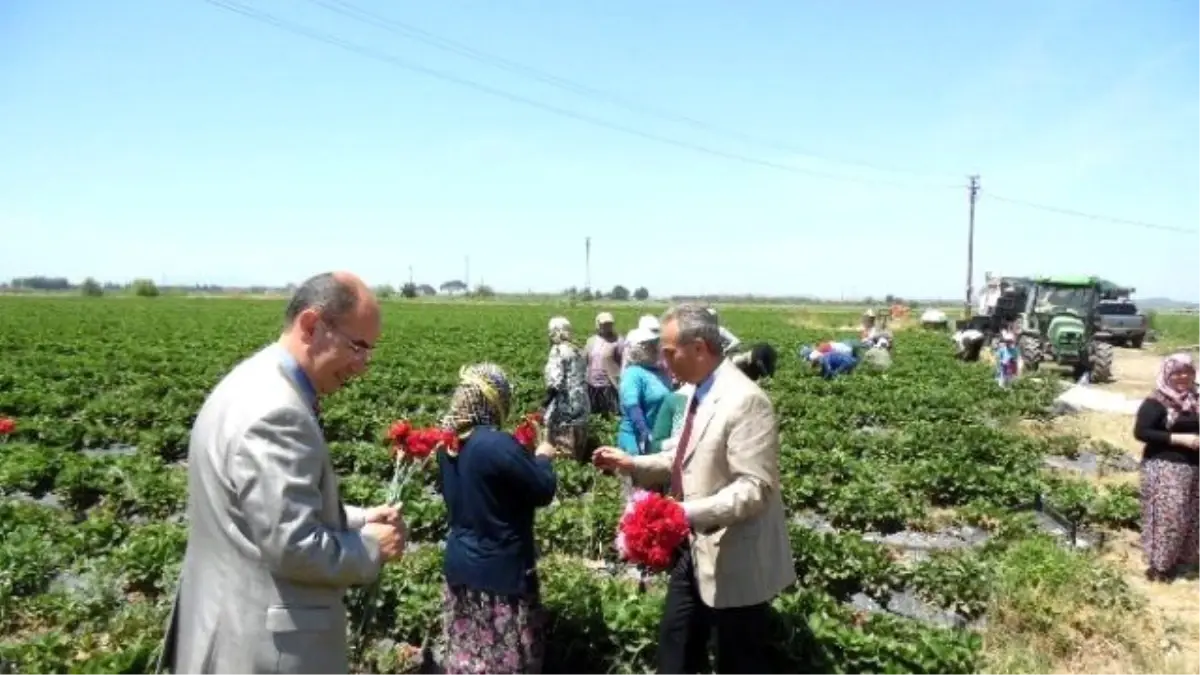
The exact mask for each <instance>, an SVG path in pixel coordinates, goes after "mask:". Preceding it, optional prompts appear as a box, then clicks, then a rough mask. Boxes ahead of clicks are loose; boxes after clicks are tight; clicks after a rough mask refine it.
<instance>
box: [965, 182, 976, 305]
mask: <svg viewBox="0 0 1200 675" xmlns="http://www.w3.org/2000/svg"><path fill="white" fill-rule="evenodd" d="M968 178H969V180H970V181H971V182H970V184H969V185H968V186H967V203H968V207H967V208H968V212H967V295H966V303H965V305H964V306H963V318H964V319H969V318H970V317H971V280H972V279H973V278H974V277H975V202H976V201H977V200H978V199H979V176H977V175H976V176H969V177H968Z"/></svg>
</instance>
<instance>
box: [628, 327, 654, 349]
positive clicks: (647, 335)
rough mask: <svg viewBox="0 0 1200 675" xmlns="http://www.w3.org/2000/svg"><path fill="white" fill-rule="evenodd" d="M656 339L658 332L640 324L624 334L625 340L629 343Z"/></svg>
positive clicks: (638, 343)
mask: <svg viewBox="0 0 1200 675" xmlns="http://www.w3.org/2000/svg"><path fill="white" fill-rule="evenodd" d="M657 339H658V333H655V332H654V331H652V330H650V329H648V328H642V327H641V326H639V327H637V328H634V329H633V330H631V331H629V332H628V333H626V334H625V341H626V342H629V343H630V344H635V345H641V344H645V343H647V342H654V341H655V340H657Z"/></svg>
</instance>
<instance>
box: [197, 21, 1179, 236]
mask: <svg viewBox="0 0 1200 675" xmlns="http://www.w3.org/2000/svg"><path fill="white" fill-rule="evenodd" d="M203 1H204V2H206V3H208V4H210V5H212V6H214V7H217V8H219V9H224V10H226V11H229V12H233V13H235V14H240V15H242V16H244V17H246V18H249V19H252V20H255V21H258V22H260V23H264V24H267V25H270V26H273V27H275V28H278V29H280V30H282V31H285V32H289V33H292V34H294V35H298V36H300V37H306V38H309V39H312V40H316V41H318V42H323V43H325V44H328V45H331V46H334V47H338V48H340V49H343V50H346V51H349V52H352V53H355V54H358V55H360V56H365V57H367V58H370V59H374V60H376V61H381V62H383V63H387V64H389V65H392V66H395V67H397V68H401V69H404V70H408V71H411V72H415V73H419V74H422V75H426V76H429V77H433V78H435V79H439V80H443V81H446V82H450V83H452V84H457V85H459V86H462V87H466V88H469V89H474V90H476V91H480V92H483V93H485V94H489V95H491V96H495V97H497V98H503V99H505V100H508V101H512V102H515V103H521V104H523V105H527V106H530V107H533V108H537V109H540V110H543V111H545V112H548V113H551V114H554V115H558V116H561V117H565V118H568V119H573V120H576V121H579V122H583V123H585V124H591V125H593V126H596V127H600V128H604V129H608V130H610V131H616V132H618V133H623V134H626V135H629V136H634V137H637V138H641V139H643V140H647V141H651V142H654V143H659V144H662V145H667V146H671V147H675V148H680V149H684V150H691V151H692V152H696V153H700V154H704V155H708V156H710V157H716V158H719V159H725V160H729V161H734V162H740V163H743V164H749V165H753V166H758V167H762V168H768V169H775V170H778V171H786V172H789V173H794V174H801V175H807V176H815V177H818V178H825V179H828V180H840V181H846V182H852V183H862V184H868V185H890V186H893V187H900V188H903V189H915V188H924V189H950V190H959V189H961V188H962V186H961V185H944V184H943V185H931V184H924V185H916V184H912V183H907V184H906V183H900V182H896V181H891V180H886V179H877V178H864V177H861V176H848V175H844V174H835V173H830V172H827V171H818V170H815V169H806V168H802V167H797V166H792V165H788V164H782V163H780V162H775V161H771V160H766V159H761V158H757V157H752V156H749V155H744V154H741V153H737V152H731V151H727V150H721V149H719V148H713V147H710V146H707V145H701V144H699V143H692V142H689V141H683V140H679V139H675V138H671V137H668V136H662V135H659V134H655V133H651V132H647V131H643V130H641V129H637V128H635V127H631V126H627V125H623V124H619V123H615V122H609V121H607V120H604V119H601V118H598V117H594V116H591V115H587V114H584V113H580V112H576V111H574V110H570V109H568V108H563V107H560V106H556V105H553V104H549V103H544V102H542V101H538V100H536V99H533V98H529V97H527V96H522V95H520V94H514V93H512V92H508V91H505V90H503V89H499V88H496V87H492V86H490V85H487V84H483V83H481V82H477V81H475V80H472V79H469V78H465V77H461V76H458V75H455V74H453V73H449V72H446V71H442V70H437V69H434V68H429V67H427V66H423V65H420V64H416V63H410V62H408V61H404V60H402V59H400V58H397V57H395V56H392V55H391V54H387V53H385V52H381V51H379V50H375V49H371V48H369V47H364V46H362V45H358V44H355V43H353V42H350V41H348V40H345V39H342V38H340V37H337V36H336V35H332V34H329V33H321V32H318V31H314V30H312V29H309V28H306V27H305V26H302V25H300V24H297V23H295V22H291V21H288V20H286V19H281V18H279V17H277V16H274V15H272V14H269V13H267V12H263V11H259V10H256V9H251V8H249V7H246V6H245V5H241V4H238V3H237V2H235V1H234V0H203ZM309 1H310V2H314V3H316V4H318V5H321V6H323V7H325V8H326V9H330V10H331V11H335V12H338V13H341V14H344V15H347V16H349V14H347V12H357V13H358V14H361V15H364V16H367V17H369V18H368V19H362V18H360V20H363V21H367V22H368V23H371V22H372V21H371V19H373V20H374V22H375V25H379V24H381V23H383V24H385V25H390V26H391V27H392V28H393V29H395V30H398V31H402V32H406V33H407V34H411V35H412V36H414V37H415V36H420V37H419V38H416V37H415V39H420V40H421V41H422V42H426V43H428V44H433V45H435V46H439V45H440V46H441V47H442V48H445V49H447V50H450V51H454V52H456V53H461V54H463V55H468V56H470V57H471V58H475V59H476V60H483V61H484V62H488V63H491V64H492V65H496V66H497V67H501V68H504V69H507V70H512V71H519V72H524V73H526V74H529V75H530V76H532V77H535V78H536V79H539V80H542V81H545V82H547V83H553V84H555V86H560V87H563V88H567V89H570V90H572V91H576V92H577V93H581V94H584V95H591V96H593V97H597V98H603V99H605V100H609V101H611V102H616V103H618V104H619V105H622V106H624V107H627V108H631V109H632V108H637V109H639V110H641V111H643V112H647V113H649V114H653V115H655V116H659V117H664V118H667V119H674V120H675V121H679V122H683V123H685V124H689V125H691V126H694V127H696V128H701V129H705V130H709V131H714V132H717V133H723V134H725V135H729V136H734V137H739V138H743V139H746V140H747V141H748V142H751V141H752V142H757V143H759V144H760V145H768V146H771V147H777V148H778V149H786V150H787V151H789V152H793V153H794V154H809V153H803V152H800V151H797V150H796V149H795V148H790V147H788V146H786V145H785V144H779V143H776V142H774V141H764V140H761V139H755V138H754V137H753V136H749V135H746V134H741V133H740V132H736V131H729V130H723V129H721V128H720V127H717V126H715V125H711V124H709V123H707V122H703V121H700V120H696V119H693V118H690V117H687V116H683V115H677V114H675V113H667V112H661V111H655V110H654V109H652V108H649V107H645V106H640V105H639V104H636V103H631V102H629V101H627V100H626V99H623V98H621V97H619V96H617V95H615V94H610V93H608V92H604V91H603V90H599V89H595V88H593V87H589V86H587V85H584V84H580V83H576V82H573V81H571V80H568V79H566V78H560V77H557V76H555V75H550V74H548V73H544V72H542V71H539V70H537V69H535V68H532V67H530V66H525V65H523V64H519V63H516V62H515V61H509V60H507V59H503V58H501V57H497V56H493V55H489V54H487V53H486V52H482V51H479V50H476V49H474V48H471V47H469V46H466V45H462V44H461V43H455V42H453V41H451V40H447V39H445V38H440V37H438V36H436V35H434V34H432V33H429V32H427V31H423V30H422V29H420V28H417V27H415V26H410V25H408V24H404V23H401V22H397V21H394V20H390V19H387V18H385V17H380V16H379V15H375V14H372V13H370V12H367V11H366V10H362V9H359V8H356V7H354V5H352V4H350V3H347V2H344V0H309ZM334 3H336V4H334ZM354 18H358V17H354ZM809 156H810V157H818V158H819V156H817V155H812V154H809ZM829 161H833V162H841V163H843V164H853V165H858V166H862V167H866V168H871V169H874V170H880V171H894V172H905V171H903V170H895V169H885V168H883V167H879V166H877V165H873V164H870V163H866V162H857V161H850V160H836V159H830V160H829ZM906 173H913V172H906ZM980 193H981V194H983V195H986V196H989V197H991V198H992V199H994V200H996V201H1002V202H1008V203H1011V204H1015V205H1019V206H1025V207H1027V208H1033V209H1038V210H1042V211H1046V212H1049V213H1057V214H1059V215H1066V216H1072V217H1076V218H1083V219H1088V220H1093V221H1098V222H1109V223H1113V224H1119V225H1127V226H1131V227H1140V228H1145V229H1154V230H1160V231H1165V232H1176V233H1182V234H1191V235H1196V234H1200V231H1198V230H1194V229H1186V228H1179V227H1172V226H1167V225H1158V224H1155V223H1149V222H1144V221H1138V220H1129V219H1125V218H1116V217H1112V216H1105V215H1100V214H1092V213H1086V212H1083V211H1077V210H1074V209H1067V208H1062V207H1057V206H1050V205H1046V204H1038V203H1034V202H1029V201H1025V200H1021V199H1014V198H1011V197H1004V196H1001V195H996V194H993V193H991V192H986V191H983V190H980Z"/></svg>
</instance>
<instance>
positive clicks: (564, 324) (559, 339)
mask: <svg viewBox="0 0 1200 675" xmlns="http://www.w3.org/2000/svg"><path fill="white" fill-rule="evenodd" d="M548 332H549V333H550V344H552V345H557V344H562V343H564V342H570V341H571V322H570V321H568V320H567V317H565V316H556V317H554V318H553V319H550V326H549V328H548Z"/></svg>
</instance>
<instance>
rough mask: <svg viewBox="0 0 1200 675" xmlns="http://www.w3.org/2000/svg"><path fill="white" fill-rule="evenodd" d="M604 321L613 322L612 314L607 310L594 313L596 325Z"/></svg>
mask: <svg viewBox="0 0 1200 675" xmlns="http://www.w3.org/2000/svg"><path fill="white" fill-rule="evenodd" d="M604 323H613V315H612V314H610V313H608V312H600V313H599V314H597V315H596V325H597V326H599V325H600V324H604Z"/></svg>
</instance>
